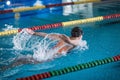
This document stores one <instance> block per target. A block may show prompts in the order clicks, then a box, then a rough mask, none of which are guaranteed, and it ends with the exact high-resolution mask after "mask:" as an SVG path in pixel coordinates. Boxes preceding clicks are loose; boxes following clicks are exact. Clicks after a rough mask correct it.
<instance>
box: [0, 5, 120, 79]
mask: <svg viewBox="0 0 120 80" xmlns="http://www.w3.org/2000/svg"><path fill="white" fill-rule="evenodd" d="M118 5H120V4H119V3H107V4H106V5H104V4H97V5H96V4H94V6H93V14H92V15H93V16H92V17H94V16H101V15H108V14H113V13H120V9H119V7H118V8H117V6H118ZM78 10H79V9H78ZM61 12H63V11H59V10H58V11H56V13H58V14H54V13H46V14H34V15H33V14H32V15H29V16H24V17H21V18H20V19H18V20H16V19H13V18H9V19H4V20H0V31H4V29H14V28H17V29H18V28H28V27H32V26H37V25H44V24H50V23H57V22H64V21H70V20H76V19H84V18H88V17H91V15H90V16H88V14H89V13H88V14H87V13H83V12H81V11H80V12H76V13H70V14H69V15H67V16H65V15H62V14H61ZM78 26H80V27H81V28H82V30H83V31H84V35H83V40H86V41H87V45H88V47H89V48H88V49H86V50H84V51H80V50H75V51H72V52H70V54H67V55H66V56H61V57H59V58H55V59H53V60H51V61H48V62H44V63H40V64H25V65H21V66H17V67H14V68H10V69H8V70H6V71H0V80H15V79H16V78H21V77H26V76H30V75H33V74H38V73H42V72H47V71H51V70H57V69H61V68H64V67H68V66H73V65H76V64H81V63H86V62H90V61H94V60H99V59H103V58H106V57H112V56H115V55H118V54H120V47H119V46H120V42H119V41H120V23H117V24H112V23H111V24H106V22H100V23H91V24H84V25H78ZM73 27H74V26H69V27H64V28H63V27H60V28H54V29H48V30H39V31H42V32H47V33H53V32H54V33H61V34H66V35H68V36H70V31H71V28H73ZM14 36H16V35H10V36H0V61H6V60H8V61H7V62H5V63H9V61H10V62H12V61H14V58H16V57H18V54H19V55H20V54H31V53H29V52H28V53H27V51H25V50H16V49H14V48H13V47H14V44H13V43H12V41H13V37H14ZM9 59H10V60H9ZM2 65H3V64H0V66H2ZM4 65H5V64H4ZM115 79H117V80H120V62H115V63H110V64H105V65H102V66H97V67H94V68H89V69H85V70H81V71H77V72H72V73H69V74H65V75H61V76H57V77H52V78H48V79H45V80H115Z"/></svg>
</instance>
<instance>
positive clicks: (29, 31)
mask: <svg viewBox="0 0 120 80" xmlns="http://www.w3.org/2000/svg"><path fill="white" fill-rule="evenodd" d="M26 31H27V32H28V33H29V34H31V35H33V34H34V33H35V32H34V31H33V30H31V29H26Z"/></svg>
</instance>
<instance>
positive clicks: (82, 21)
mask: <svg viewBox="0 0 120 80" xmlns="http://www.w3.org/2000/svg"><path fill="white" fill-rule="evenodd" d="M117 18H120V14H119V13H118V14H112V15H107V16H99V17H93V18H87V19H80V20H74V21H67V22H60V23H54V24H46V25H43V26H33V27H31V28H29V29H31V30H43V29H50V28H58V27H66V26H72V25H78V24H86V23H92V22H101V21H104V20H106V21H109V20H111V19H117ZM21 30H22V29H16V30H8V31H3V32H0V36H5V35H10V34H16V33H18V32H20V31H21Z"/></svg>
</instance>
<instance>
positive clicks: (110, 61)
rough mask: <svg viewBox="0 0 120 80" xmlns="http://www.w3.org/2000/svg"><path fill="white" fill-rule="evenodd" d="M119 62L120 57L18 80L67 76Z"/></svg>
mask: <svg viewBox="0 0 120 80" xmlns="http://www.w3.org/2000/svg"><path fill="white" fill-rule="evenodd" d="M117 61H120V55H117V56H114V57H108V58H104V59H101V60H95V61H92V62H88V63H83V64H78V65H75V66H69V67H65V68H63V69H59V70H53V71H49V72H45V73H41V74H36V75H32V76H29V77H25V78H18V79H16V80H41V79H45V78H50V77H54V76H59V75H63V74H67V73H71V72H75V71H80V70H84V69H87V68H92V67H96V66H99V65H104V64H108V63H112V62H117Z"/></svg>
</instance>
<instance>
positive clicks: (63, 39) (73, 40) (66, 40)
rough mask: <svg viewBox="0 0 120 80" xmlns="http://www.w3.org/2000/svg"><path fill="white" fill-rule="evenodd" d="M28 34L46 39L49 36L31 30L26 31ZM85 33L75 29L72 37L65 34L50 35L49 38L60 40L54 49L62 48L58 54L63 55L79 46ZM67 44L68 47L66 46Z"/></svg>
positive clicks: (77, 28)
mask: <svg viewBox="0 0 120 80" xmlns="http://www.w3.org/2000/svg"><path fill="white" fill-rule="evenodd" d="M26 30H27V32H28V33H29V34H31V35H36V36H42V37H45V36H47V35H48V34H47V33H43V32H34V31H32V30H31V29H26ZM82 34H83V31H82V30H81V29H80V28H79V27H74V28H73V29H72V31H71V36H70V37H69V36H66V35H64V34H49V36H48V38H50V39H53V40H59V41H58V43H57V44H56V45H55V46H54V48H59V47H61V46H62V47H61V48H60V49H59V50H58V52H57V54H61V53H62V52H66V53H67V52H68V51H69V50H71V49H73V48H74V47H76V46H79V44H78V43H79V42H80V40H81V39H82ZM65 44H67V45H65Z"/></svg>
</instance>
